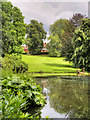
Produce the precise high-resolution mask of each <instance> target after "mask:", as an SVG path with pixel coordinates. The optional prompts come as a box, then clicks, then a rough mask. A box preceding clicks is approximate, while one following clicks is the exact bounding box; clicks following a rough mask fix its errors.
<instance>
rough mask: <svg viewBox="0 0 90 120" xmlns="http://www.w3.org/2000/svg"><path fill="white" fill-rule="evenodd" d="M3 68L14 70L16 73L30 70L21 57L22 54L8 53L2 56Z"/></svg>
mask: <svg viewBox="0 0 90 120" xmlns="http://www.w3.org/2000/svg"><path fill="white" fill-rule="evenodd" d="M1 66H2V68H3V69H5V70H7V69H8V70H9V71H13V72H14V73H21V72H22V73H24V72H25V71H27V70H28V65H27V64H26V63H25V62H24V61H23V60H22V59H21V57H20V55H15V54H12V55H8V54H6V55H5V57H4V58H2V64H1Z"/></svg>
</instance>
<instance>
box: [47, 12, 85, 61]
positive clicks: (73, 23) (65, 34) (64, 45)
mask: <svg viewBox="0 0 90 120" xmlns="http://www.w3.org/2000/svg"><path fill="white" fill-rule="evenodd" d="M82 18H84V16H83V15H82V14H80V13H77V14H74V15H73V17H72V18H71V19H69V20H67V19H59V20H57V21H56V22H55V23H54V24H53V25H50V30H49V31H50V35H54V36H55V35H58V37H59V39H58V41H59V42H60V43H61V46H60V48H59V49H58V48H57V52H58V53H60V55H61V56H65V57H66V58H67V59H68V60H70V61H71V57H72V54H73V52H74V49H73V45H72V38H73V33H74V31H75V29H76V27H79V26H80V25H81V19H82ZM49 40H50V37H49ZM55 43H57V39H56V41H54V44H55ZM49 47H50V48H49V53H50V49H52V45H51V46H50V45H49ZM53 50H54V47H53ZM55 51H56V47H55Z"/></svg>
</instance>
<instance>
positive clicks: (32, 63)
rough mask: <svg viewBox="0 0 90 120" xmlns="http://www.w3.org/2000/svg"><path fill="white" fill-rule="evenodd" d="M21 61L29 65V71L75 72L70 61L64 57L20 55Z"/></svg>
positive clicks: (49, 72)
mask: <svg viewBox="0 0 90 120" xmlns="http://www.w3.org/2000/svg"><path fill="white" fill-rule="evenodd" d="M22 59H23V61H25V62H26V63H27V64H28V66H29V70H28V71H29V72H30V73H44V74H46V73H47V75H48V74H58V73H59V74H61V73H62V74H64V73H76V68H74V67H73V64H72V63H69V62H68V61H65V58H64V57H60V58H57V57H48V56H46V55H22Z"/></svg>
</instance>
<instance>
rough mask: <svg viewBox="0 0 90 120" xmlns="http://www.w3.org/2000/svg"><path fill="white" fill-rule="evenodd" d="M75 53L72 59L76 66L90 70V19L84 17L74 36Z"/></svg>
mask: <svg viewBox="0 0 90 120" xmlns="http://www.w3.org/2000/svg"><path fill="white" fill-rule="evenodd" d="M73 48H74V54H73V56H72V61H73V63H74V64H75V66H76V67H80V68H83V67H85V68H86V70H89V71H90V19H86V18H85V19H83V20H82V22H81V26H80V27H79V28H77V29H76V31H75V33H74V37H73Z"/></svg>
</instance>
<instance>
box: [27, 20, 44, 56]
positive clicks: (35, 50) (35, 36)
mask: <svg viewBox="0 0 90 120" xmlns="http://www.w3.org/2000/svg"><path fill="white" fill-rule="evenodd" d="M45 38H46V32H45V30H44V28H43V24H42V23H39V22H38V21H37V20H31V23H30V24H29V25H28V26H27V40H26V44H27V45H28V47H29V53H30V54H40V53H41V49H42V48H43V39H45Z"/></svg>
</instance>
